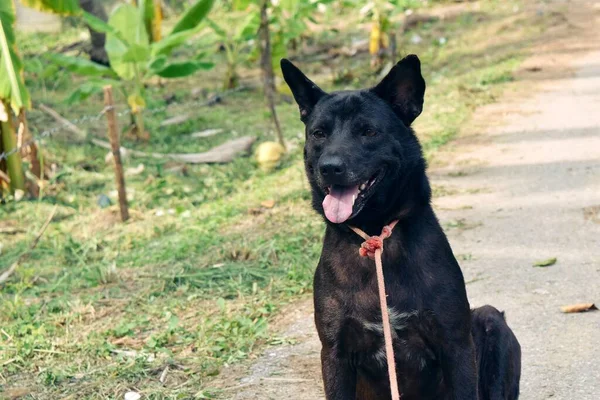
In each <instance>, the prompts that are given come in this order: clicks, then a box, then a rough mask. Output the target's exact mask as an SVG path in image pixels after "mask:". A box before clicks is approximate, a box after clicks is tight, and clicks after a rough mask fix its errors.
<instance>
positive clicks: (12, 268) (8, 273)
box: [0, 206, 58, 285]
mask: <svg viewBox="0 0 600 400" xmlns="http://www.w3.org/2000/svg"><path fill="white" fill-rule="evenodd" d="M57 208H58V206H54V208H53V209H52V212H50V215H49V216H48V219H47V220H46V222H44V225H42V227H41V228H40V230H39V232H38V233H37V235H36V236H35V238H34V239H33V242H31V244H30V245H29V249H27V251H25V252H24V253H23V254H21V255H20V256H19V258H17V261H15V262H14V263H13V264H12V265H11V266H10V267H9V268H8V269H7V270H6V271H4V272H3V273H2V275H0V285H1V284H3V283H4V282H6V281H7V280H8V278H10V276H11V275H12V274H13V273H14V272H15V271H16V270H17V268H18V267H19V264H21V263H22V262H23V261H25V259H26V258H27V257H29V254H30V253H31V252H32V251H33V249H35V247H36V246H37V244H38V242H39V241H40V239H41V237H42V235H43V234H44V232H45V231H46V228H48V225H50V222H52V218H54V214H56V209H57Z"/></svg>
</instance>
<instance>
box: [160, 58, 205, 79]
mask: <svg viewBox="0 0 600 400" xmlns="http://www.w3.org/2000/svg"><path fill="white" fill-rule="evenodd" d="M212 67H214V64H213V63H210V62H200V61H185V62H180V63H171V64H168V65H167V66H166V67H165V68H163V69H162V70H160V71H158V72H157V73H156V74H157V75H158V76H162V77H163V78H183V77H185V76H189V75H192V74H194V73H195V72H197V71H199V70H207V69H211V68H212Z"/></svg>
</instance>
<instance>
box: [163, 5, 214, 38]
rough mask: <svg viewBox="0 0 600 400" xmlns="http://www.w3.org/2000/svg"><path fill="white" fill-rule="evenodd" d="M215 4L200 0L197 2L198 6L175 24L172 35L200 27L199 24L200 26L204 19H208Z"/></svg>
mask: <svg viewBox="0 0 600 400" xmlns="http://www.w3.org/2000/svg"><path fill="white" fill-rule="evenodd" d="M214 2H215V1H214V0H199V1H197V2H196V4H194V5H193V6H191V7H190V8H189V9H188V10H187V11H186V12H185V13H184V14H183V16H182V17H181V18H180V19H179V21H178V22H177V24H175V27H174V28H173V30H172V31H171V34H173V33H178V32H183V31H186V30H188V29H193V28H195V27H196V26H198V24H200V22H202V20H203V19H204V17H206V15H208V12H209V11H210V9H211V8H212V6H213V4H214Z"/></svg>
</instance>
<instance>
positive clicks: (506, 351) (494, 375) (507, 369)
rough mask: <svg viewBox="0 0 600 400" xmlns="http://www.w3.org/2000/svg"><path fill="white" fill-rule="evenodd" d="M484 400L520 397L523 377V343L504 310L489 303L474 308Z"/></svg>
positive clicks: (475, 333) (473, 323)
mask: <svg viewBox="0 0 600 400" xmlns="http://www.w3.org/2000/svg"><path fill="white" fill-rule="evenodd" d="M472 330H473V340H474V341H475V349H476V351H477V367H478V372H479V398H480V400H516V399H518V398H519V380H520V377H521V346H520V345H519V342H518V341H517V338H516V337H515V335H514V334H513V332H512V330H511V329H510V328H509V327H508V325H507V323H506V320H505V319H504V313H503V312H500V311H498V310H497V309H496V308H494V307H492V306H489V305H486V306H483V307H479V308H476V309H474V310H473V312H472Z"/></svg>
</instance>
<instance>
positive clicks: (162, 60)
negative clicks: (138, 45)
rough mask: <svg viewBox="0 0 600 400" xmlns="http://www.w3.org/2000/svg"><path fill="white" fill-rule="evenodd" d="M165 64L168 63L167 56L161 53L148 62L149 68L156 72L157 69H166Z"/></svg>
mask: <svg viewBox="0 0 600 400" xmlns="http://www.w3.org/2000/svg"><path fill="white" fill-rule="evenodd" d="M165 65H167V57H166V56H162V55H161V56H158V57H157V58H155V59H153V60H151V61H150V62H149V63H148V69H149V70H150V72H151V73H153V74H155V73H156V72H157V71H160V70H162V69H164V68H165Z"/></svg>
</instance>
